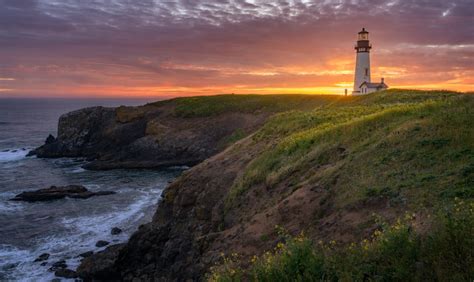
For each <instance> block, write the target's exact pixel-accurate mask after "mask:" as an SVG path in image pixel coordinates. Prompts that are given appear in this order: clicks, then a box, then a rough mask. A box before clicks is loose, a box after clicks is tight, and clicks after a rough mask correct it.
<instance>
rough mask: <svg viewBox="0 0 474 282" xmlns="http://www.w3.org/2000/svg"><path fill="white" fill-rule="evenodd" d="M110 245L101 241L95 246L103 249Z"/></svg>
mask: <svg viewBox="0 0 474 282" xmlns="http://www.w3.org/2000/svg"><path fill="white" fill-rule="evenodd" d="M108 244H110V243H109V242H107V241H103V240H100V241H97V243H96V244H95V246H96V247H98V248H102V247H105V246H107V245H108Z"/></svg>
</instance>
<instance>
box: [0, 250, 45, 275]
mask: <svg viewBox="0 0 474 282" xmlns="http://www.w3.org/2000/svg"><path fill="white" fill-rule="evenodd" d="M40 254H41V250H36V251H33V252H32V251H28V250H23V249H18V248H16V247H14V246H11V245H0V262H2V263H1V264H0V280H1V281H40V280H41V281H50V280H51V279H53V278H54V274H53V273H51V272H48V271H46V272H45V270H44V267H42V266H41V265H40V264H39V263H35V262H34V260H35V259H36V258H37V257H38V256H39V255H40Z"/></svg>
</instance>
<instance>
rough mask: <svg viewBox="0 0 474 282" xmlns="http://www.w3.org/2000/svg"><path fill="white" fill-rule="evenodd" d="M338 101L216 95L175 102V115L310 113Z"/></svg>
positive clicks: (296, 97)
mask: <svg viewBox="0 0 474 282" xmlns="http://www.w3.org/2000/svg"><path fill="white" fill-rule="evenodd" d="M339 99H341V97H340V96H332V95H326V96H311V95H216V96H204V97H189V98H178V99H175V100H174V101H175V102H176V107H175V115H176V116H178V117H184V118H191V117H208V116H215V115H219V114H224V113H231V112H241V113H258V112H270V113H274V112H281V111H287V110H290V109H301V110H305V109H312V108H314V107H317V106H320V105H325V104H328V103H331V102H333V101H337V100H339Z"/></svg>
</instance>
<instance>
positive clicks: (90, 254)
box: [79, 251, 94, 258]
mask: <svg viewBox="0 0 474 282" xmlns="http://www.w3.org/2000/svg"><path fill="white" fill-rule="evenodd" d="M93 254H94V252H93V251H88V252H85V253H82V254H80V255H79V256H80V257H83V258H87V257H90V256H92V255H93Z"/></svg>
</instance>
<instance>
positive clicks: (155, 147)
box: [30, 103, 269, 170]
mask: <svg viewBox="0 0 474 282" xmlns="http://www.w3.org/2000/svg"><path fill="white" fill-rule="evenodd" d="M268 115H269V114H268V113H256V114H246V113H239V112H229V113H224V114H220V115H217V116H210V117H194V118H184V117H177V116H175V114H174V105H173V103H167V104H163V105H147V106H141V107H119V108H104V107H93V108H86V109H81V110H77V111H74V112H70V113H67V114H65V115H63V116H61V117H60V119H59V124H58V136H57V138H54V137H53V136H49V137H48V138H47V140H46V142H45V144H44V145H43V146H41V147H39V148H37V149H35V150H33V151H32V152H31V153H30V155H37V156H38V157H41V158H58V157H84V158H86V159H87V160H89V161H90V163H88V164H87V165H85V168H87V169H92V170H106V169H118V168H158V167H169V166H181V165H188V166H193V165H195V164H197V163H199V162H201V161H203V160H205V159H206V158H208V157H210V156H212V155H214V154H216V153H218V152H219V151H221V150H222V149H224V148H225V146H226V142H227V141H226V140H228V138H229V137H231V136H232V135H233V134H235V133H236V132H244V133H251V132H253V131H255V130H256V129H257V128H258V127H259V126H260V125H262V124H263V122H264V121H265V119H266V117H268Z"/></svg>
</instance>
